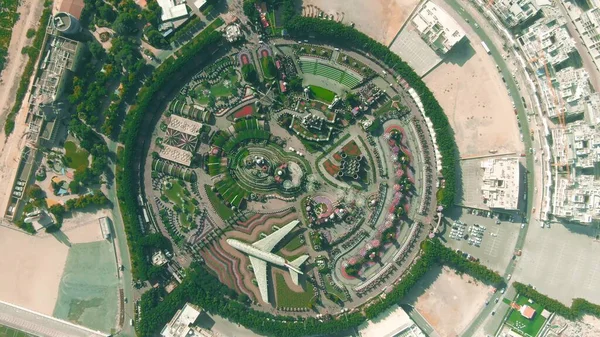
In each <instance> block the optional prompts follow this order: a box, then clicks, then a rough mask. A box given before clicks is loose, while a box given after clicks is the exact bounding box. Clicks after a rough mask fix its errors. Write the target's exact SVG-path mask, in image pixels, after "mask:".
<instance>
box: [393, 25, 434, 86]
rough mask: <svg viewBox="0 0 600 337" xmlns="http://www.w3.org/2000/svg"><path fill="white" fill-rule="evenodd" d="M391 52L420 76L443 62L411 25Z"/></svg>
mask: <svg viewBox="0 0 600 337" xmlns="http://www.w3.org/2000/svg"><path fill="white" fill-rule="evenodd" d="M390 50H391V51H393V52H394V53H396V54H398V55H399V56H400V57H401V58H402V59H403V60H404V61H406V63H408V64H409V65H410V66H411V67H412V68H413V69H414V70H415V72H416V73H417V74H418V75H419V76H423V75H425V74H426V73H427V72H428V71H430V70H431V69H433V67H435V66H436V65H437V64H438V63H440V62H441V61H442V58H441V57H440V56H439V55H438V54H436V52H434V51H433V49H431V47H429V46H428V45H427V43H425V41H423V39H422V38H421V36H419V33H418V32H417V31H416V29H415V28H414V27H412V26H411V24H410V23H409V24H407V25H406V27H404V29H403V30H402V32H400V35H398V37H397V38H396V40H395V41H394V43H393V44H392V45H391V46H390Z"/></svg>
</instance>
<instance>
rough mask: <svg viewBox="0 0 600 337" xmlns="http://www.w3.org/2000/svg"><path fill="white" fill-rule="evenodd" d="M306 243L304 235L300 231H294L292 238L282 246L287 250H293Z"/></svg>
mask: <svg viewBox="0 0 600 337" xmlns="http://www.w3.org/2000/svg"><path fill="white" fill-rule="evenodd" d="M305 244H306V240H304V235H302V234H301V233H296V235H295V236H294V238H293V239H291V240H290V242H288V243H287V244H286V245H285V246H284V247H283V248H284V249H285V250H287V251H288V252H291V251H294V250H296V249H298V248H300V247H302V246H304V245H305Z"/></svg>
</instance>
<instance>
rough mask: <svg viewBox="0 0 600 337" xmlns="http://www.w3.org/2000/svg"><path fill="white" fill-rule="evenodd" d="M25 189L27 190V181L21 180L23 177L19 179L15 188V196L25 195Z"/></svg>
mask: <svg viewBox="0 0 600 337" xmlns="http://www.w3.org/2000/svg"><path fill="white" fill-rule="evenodd" d="M24 190H25V181H24V180H21V179H19V180H17V185H16V186H15V188H14V189H13V196H15V197H17V198H19V197H20V196H22V195H23V191H24Z"/></svg>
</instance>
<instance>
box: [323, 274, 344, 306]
mask: <svg viewBox="0 0 600 337" xmlns="http://www.w3.org/2000/svg"><path fill="white" fill-rule="evenodd" d="M323 283H324V284H325V291H327V292H328V293H330V294H332V295H334V296H336V297H337V298H339V299H340V300H341V301H346V300H347V299H348V298H347V297H346V294H345V293H344V292H343V291H339V290H338V289H337V288H336V287H335V286H334V285H333V284H332V283H333V281H332V280H331V275H326V276H324V277H323Z"/></svg>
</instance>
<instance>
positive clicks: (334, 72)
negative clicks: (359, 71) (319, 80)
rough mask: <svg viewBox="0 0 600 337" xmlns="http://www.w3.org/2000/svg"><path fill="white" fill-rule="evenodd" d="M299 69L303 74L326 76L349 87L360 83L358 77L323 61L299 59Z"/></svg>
mask: <svg viewBox="0 0 600 337" xmlns="http://www.w3.org/2000/svg"><path fill="white" fill-rule="evenodd" d="M300 69H302V72H303V73H305V74H313V75H317V76H322V77H326V78H328V79H330V80H333V81H336V82H339V83H341V84H343V85H345V86H347V87H349V88H354V87H355V86H357V85H358V84H359V83H360V79H358V78H356V77H355V76H354V75H352V74H350V73H348V72H346V71H343V70H340V69H338V68H335V67H332V66H330V65H328V64H325V63H320V62H316V61H307V60H300Z"/></svg>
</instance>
